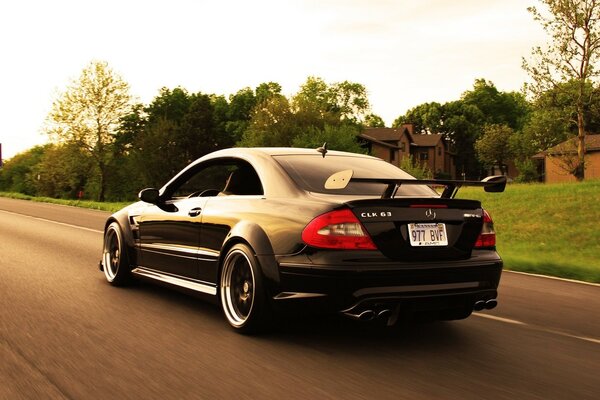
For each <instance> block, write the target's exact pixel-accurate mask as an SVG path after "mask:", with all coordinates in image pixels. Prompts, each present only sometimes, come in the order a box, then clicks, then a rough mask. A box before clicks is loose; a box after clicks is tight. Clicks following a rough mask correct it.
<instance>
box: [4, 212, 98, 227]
mask: <svg viewBox="0 0 600 400" xmlns="http://www.w3.org/2000/svg"><path fill="white" fill-rule="evenodd" d="M0 212H3V213H6V214H12V215H18V216H19V217H25V218H30V219H35V220H38V221H43V222H50V223H52V224H56V225H62V226H67V227H69V228H76V229H81V230H84V231H88V232H94V233H104V232H103V231H100V230H98V229H91V228H86V227H83V226H77V225H72V224H67V223H64V222H58V221H53V220H51V219H46V218H40V217H32V216H31V215H25V214H19V213H16V212H12V211H6V210H0Z"/></svg>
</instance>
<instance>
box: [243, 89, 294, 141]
mask: <svg viewBox="0 0 600 400" xmlns="http://www.w3.org/2000/svg"><path fill="white" fill-rule="evenodd" d="M299 128H300V127H299V126H297V125H296V124H295V123H294V114H293V113H292V110H291V108H290V103H289V101H288V99H287V98H286V97H285V96H282V95H279V94H278V95H273V96H272V97H270V98H268V99H267V100H265V101H263V102H262V103H260V104H258V105H257V107H256V109H255V110H254V113H253V115H252V118H251V120H250V124H249V126H248V129H247V130H246V132H244V135H243V136H242V140H241V141H240V142H239V143H238V145H239V146H246V147H278V146H291V144H292V141H293V139H294V137H295V135H296V134H297V130H298V129H299Z"/></svg>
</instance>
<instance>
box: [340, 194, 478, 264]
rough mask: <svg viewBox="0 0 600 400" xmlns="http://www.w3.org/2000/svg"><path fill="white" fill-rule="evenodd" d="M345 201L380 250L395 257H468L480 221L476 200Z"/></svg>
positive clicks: (475, 238) (426, 259)
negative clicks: (425, 236)
mask: <svg viewBox="0 0 600 400" xmlns="http://www.w3.org/2000/svg"><path fill="white" fill-rule="evenodd" d="M346 205H347V206H348V207H349V208H350V209H351V210H352V212H353V213H354V215H356V217H357V218H358V219H359V221H360V222H361V223H362V224H363V226H364V228H365V229H366V230H367V232H368V234H369V235H370V236H371V239H372V240H373V242H374V243H375V246H377V248H378V249H379V251H381V252H382V253H383V254H384V255H385V256H386V257H388V258H390V259H394V260H405V261H418V260H422V261H429V260H457V259H466V258H469V257H470V256H471V251H472V250H473V246H474V244H475V242H476V240H477V237H478V236H479V233H480V232H481V228H482V225H483V210H482V208H481V203H480V202H479V201H477V200H459V199H444V198H396V199H373V200H355V201H350V202H347V203H346ZM423 234H426V235H427V238H424V237H423V236H421V235H423ZM411 237H412V239H413V241H412V243H411ZM422 239H425V240H422Z"/></svg>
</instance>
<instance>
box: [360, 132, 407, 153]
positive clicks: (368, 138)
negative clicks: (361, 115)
mask: <svg viewBox="0 0 600 400" xmlns="http://www.w3.org/2000/svg"><path fill="white" fill-rule="evenodd" d="M358 137H360V138H363V139H365V140H368V141H369V142H371V143H377V144H379V145H381V146H383V147H388V148H390V149H394V150H397V149H399V148H400V147H398V146H396V145H395V144H391V143H388V142H383V141H381V140H377V139H375V138H374V137H372V136H370V135H367V134H366V133H361V134H360V135H358Z"/></svg>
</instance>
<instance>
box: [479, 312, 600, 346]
mask: <svg viewBox="0 0 600 400" xmlns="http://www.w3.org/2000/svg"><path fill="white" fill-rule="evenodd" d="M473 315H474V316H476V317H481V318H486V319H491V320H494V321H498V322H504V323H506V324H513V325H522V326H527V327H529V328H532V329H535V330H537V331H541V332H546V333H551V334H553V335H558V336H563V337H568V338H571V339H578V340H584V341H586V342H590V343H595V344H600V339H596V338H591V337H587V336H579V335H573V334H572V333H567V332H563V331H559V330H556V329H548V328H544V327H541V326H537V325H531V324H528V323H525V322H521V321H517V320H515V319H509V318H502V317H497V316H495V315H490V314H481V313H473Z"/></svg>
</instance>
